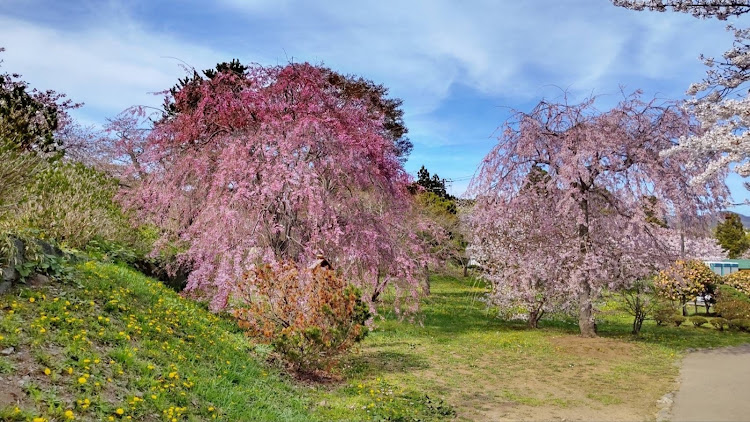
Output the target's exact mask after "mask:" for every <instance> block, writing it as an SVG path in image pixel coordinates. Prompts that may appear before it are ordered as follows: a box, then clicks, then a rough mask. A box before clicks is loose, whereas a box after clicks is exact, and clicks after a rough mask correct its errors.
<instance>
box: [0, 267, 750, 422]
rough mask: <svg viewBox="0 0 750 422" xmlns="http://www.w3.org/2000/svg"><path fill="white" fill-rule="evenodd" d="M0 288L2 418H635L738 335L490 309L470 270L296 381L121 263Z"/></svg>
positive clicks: (610, 317)
mask: <svg viewBox="0 0 750 422" xmlns="http://www.w3.org/2000/svg"><path fill="white" fill-rule="evenodd" d="M75 280H76V282H75V283H68V284H59V283H52V284H47V285H43V286H29V287H27V288H23V289H20V290H15V291H13V292H12V294H8V295H5V296H0V312H1V315H2V318H1V319H0V350H5V351H7V350H10V349H11V348H12V350H11V352H10V353H8V354H7V355H6V354H2V355H0V385H3V386H4V387H3V388H2V389H0V420H28V421H44V420H46V421H65V420H92V421H94V420H114V421H117V420H145V421H151V420H153V421H157V420H166V421H185V420H187V421H193V420H214V419H216V420H226V421H236V420H261V421H267V420H268V421H271V420H283V421H294V420H300V421H302V420H304V421H307V420H321V421H329V420H342V421H350V420H351V421H359V420H362V421H367V420H371V421H381V420H391V421H435V420H451V419H457V420H519V419H537V420H538V419H545V420H556V419H557V420H562V419H566V420H592V419H596V420H648V419H652V418H653V415H654V413H655V411H656V407H655V404H656V401H657V400H658V399H659V398H660V397H661V396H662V395H663V394H664V393H666V392H668V391H669V390H670V389H672V388H673V384H674V380H675V377H676V375H677V372H678V366H677V365H676V364H677V363H678V361H679V358H680V357H681V356H682V354H683V353H684V351H685V350H686V349H688V348H698V347H716V346H725V345H734V344H740V343H745V342H750V335H747V334H744V333H739V332H734V331H731V332H719V331H716V330H714V329H712V328H694V327H693V326H692V325H683V326H682V327H679V328H677V327H656V326H655V325H653V324H652V323H648V322H647V323H646V324H645V325H644V329H643V335H642V336H641V337H640V338H638V339H633V338H632V337H631V336H630V334H629V330H630V322H631V321H630V320H629V318H627V317H626V316H623V315H621V314H619V313H617V312H612V313H608V314H605V315H602V318H601V322H600V324H599V327H600V331H601V334H602V337H600V338H597V339H582V338H580V337H578V336H577V335H576V333H577V326H576V325H575V324H574V322H572V321H566V320H556V321H543V322H542V328H541V329H539V330H527V329H526V328H525V326H524V324H523V323H512V322H505V321H502V320H500V319H498V318H496V317H495V316H494V313H492V312H490V311H488V310H487V307H486V305H485V304H484V303H482V302H481V298H482V295H483V293H484V291H485V287H484V286H483V285H481V284H479V283H477V282H476V281H474V280H472V279H462V278H457V277H452V276H446V275H444V276H434V277H433V278H432V295H431V296H430V297H428V298H426V299H425V300H424V302H423V306H422V312H421V314H420V315H418V316H417V319H418V321H417V322H416V323H410V322H408V321H400V320H399V319H398V318H396V316H395V315H393V313H392V312H390V311H389V310H388V307H387V306H386V307H384V308H383V310H382V315H383V316H384V319H383V320H380V321H378V322H377V328H376V329H375V331H374V332H372V333H371V334H370V335H369V336H368V338H367V339H366V340H365V342H364V343H363V344H362V345H361V347H360V350H359V352H358V353H355V354H353V355H351V356H350V357H348V358H346V359H345V360H344V361H342V362H341V366H340V374H339V376H340V380H338V381H335V382H330V383H327V384H310V383H303V382H299V381H294V380H292V379H290V378H289V377H288V376H285V375H284V374H283V372H282V371H280V370H278V369H274V367H272V366H269V365H268V364H266V363H263V360H264V358H265V357H266V353H267V349H266V348H264V347H262V346H255V345H253V344H252V343H251V342H250V341H248V339H247V338H245V337H244V336H243V335H242V333H240V332H239V330H238V329H237V328H236V326H234V324H232V322H231V321H229V320H225V319H223V318H221V317H218V316H215V315H212V314H210V313H208V312H207V311H206V310H205V308H204V307H202V306H201V305H198V304H195V303H193V302H191V301H189V300H186V299H183V298H181V297H179V296H178V295H176V294H175V293H173V292H172V291H170V290H169V289H167V288H165V287H163V286H162V285H161V284H160V283H158V282H155V281H152V280H150V279H147V278H146V277H143V276H142V275H140V274H138V273H136V272H134V271H132V270H129V269H127V268H124V267H120V266H115V265H109V264H94V263H87V264H84V265H82V266H80V267H79V274H78V275H77V276H76V278H75Z"/></svg>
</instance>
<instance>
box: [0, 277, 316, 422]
mask: <svg viewBox="0 0 750 422" xmlns="http://www.w3.org/2000/svg"><path fill="white" fill-rule="evenodd" d="M74 274H75V278H73V279H71V280H75V281H74V282H72V281H70V282H55V283H49V284H44V285H37V286H27V287H26V288H22V289H20V290H19V291H14V292H13V293H12V294H6V295H2V296H0V313H2V317H1V318H0V351H1V352H0V353H1V354H0V385H2V386H3V387H2V389H0V420H3V421H27V420H28V421H34V422H43V421H72V420H81V421H120V420H123V421H125V420H139V421H177V420H213V419H217V420H268V421H271V420H279V421H307V420H310V416H309V415H308V411H307V410H306V405H305V402H304V401H303V399H302V398H301V395H300V394H299V392H298V391H297V388H296V387H294V386H292V385H291V384H290V383H289V381H285V380H284V379H283V378H282V377H281V376H280V374H279V372H278V371H275V370H273V369H272V368H271V367H269V366H267V365H264V364H262V363H259V359H262V357H260V356H259V355H258V354H259V353H260V354H262V353H263V352H262V350H255V349H253V348H252V346H251V344H250V343H249V342H248V341H247V340H246V338H245V336H244V335H243V334H242V332H241V331H240V330H238V329H237V326H236V324H232V323H231V322H230V321H228V320H225V319H224V318H222V317H221V316H218V315H216V314H212V313H210V312H208V311H207V310H206V309H205V308H204V307H202V306H200V305H198V304H196V303H194V302H192V301H189V300H186V299H183V298H181V297H180V296H179V295H177V294H176V293H174V292H173V291H172V290H170V289H169V288H167V287H165V286H164V285H163V284H162V283H160V282H158V281H155V280H152V279H148V278H146V277H144V276H143V275H141V274H139V273H137V272H135V271H133V270H130V269H127V268H125V267H121V266H116V265H112V264H98V263H93V262H88V263H85V264H82V265H80V266H79V267H77V269H75V270H74Z"/></svg>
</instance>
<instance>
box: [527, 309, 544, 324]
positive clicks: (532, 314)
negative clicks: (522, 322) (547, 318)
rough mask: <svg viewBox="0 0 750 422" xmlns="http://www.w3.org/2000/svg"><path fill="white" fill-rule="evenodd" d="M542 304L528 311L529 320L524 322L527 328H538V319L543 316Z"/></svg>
mask: <svg viewBox="0 0 750 422" xmlns="http://www.w3.org/2000/svg"><path fill="white" fill-rule="evenodd" d="M543 306H544V304H540V305H539V307H538V308H534V309H532V310H530V311H529V320H528V321H527V322H526V326H527V327H529V328H539V320H541V319H542V316H544V309H542V307H543Z"/></svg>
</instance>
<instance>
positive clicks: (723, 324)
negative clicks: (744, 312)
mask: <svg viewBox="0 0 750 422" xmlns="http://www.w3.org/2000/svg"><path fill="white" fill-rule="evenodd" d="M709 322H710V323H711V325H713V326H714V328H716V329H717V330H719V331H724V328H727V327H729V321H727V319H726V318H711V320H710V321H709Z"/></svg>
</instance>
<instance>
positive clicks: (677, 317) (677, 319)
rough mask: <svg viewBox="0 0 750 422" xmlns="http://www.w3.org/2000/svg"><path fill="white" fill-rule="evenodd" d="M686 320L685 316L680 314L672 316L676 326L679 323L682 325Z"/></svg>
mask: <svg viewBox="0 0 750 422" xmlns="http://www.w3.org/2000/svg"><path fill="white" fill-rule="evenodd" d="M686 320H687V318H685V317H684V316H682V315H675V316H673V317H672V323H673V324H674V325H675V326H676V327H679V326H680V325H682V323H683V322H685V321H686Z"/></svg>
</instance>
